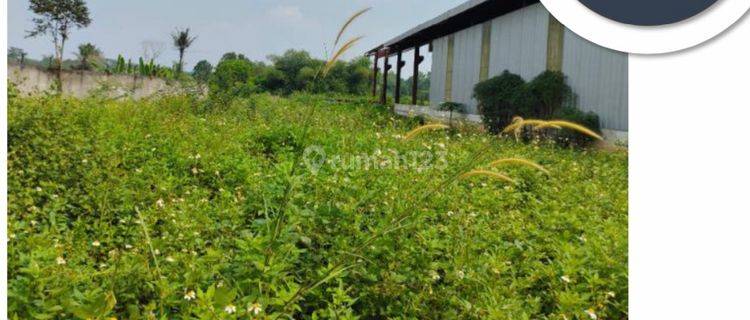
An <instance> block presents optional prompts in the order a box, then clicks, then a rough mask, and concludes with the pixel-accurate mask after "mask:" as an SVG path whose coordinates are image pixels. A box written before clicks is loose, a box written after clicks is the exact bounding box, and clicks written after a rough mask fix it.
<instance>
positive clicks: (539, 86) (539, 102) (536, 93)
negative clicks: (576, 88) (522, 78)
mask: <svg viewBox="0 0 750 320" xmlns="http://www.w3.org/2000/svg"><path fill="white" fill-rule="evenodd" d="M528 90H529V92H530V93H531V95H532V96H533V98H534V103H535V104H536V107H535V108H534V114H533V116H534V117H537V118H542V119H548V118H549V117H551V116H552V115H554V114H555V112H557V111H558V110H559V109H560V108H561V107H563V106H568V105H570V102H571V98H572V94H573V92H572V90H571V89H570V86H568V84H567V83H565V75H564V74H563V73H562V72H560V71H544V72H542V73H540V74H539V75H538V76H536V78H534V79H533V80H531V82H529V83H528Z"/></svg>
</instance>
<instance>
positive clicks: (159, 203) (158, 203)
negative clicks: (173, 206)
mask: <svg viewBox="0 0 750 320" xmlns="http://www.w3.org/2000/svg"><path fill="white" fill-rule="evenodd" d="M156 206H157V207H159V208H164V199H162V198H159V200H156Z"/></svg>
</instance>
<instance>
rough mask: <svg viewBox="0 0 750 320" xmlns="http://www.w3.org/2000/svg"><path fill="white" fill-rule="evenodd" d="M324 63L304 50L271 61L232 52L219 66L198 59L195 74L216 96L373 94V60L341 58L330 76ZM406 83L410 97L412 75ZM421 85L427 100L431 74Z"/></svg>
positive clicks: (273, 58) (404, 94)
mask: <svg viewBox="0 0 750 320" xmlns="http://www.w3.org/2000/svg"><path fill="white" fill-rule="evenodd" d="M324 64H325V61H324V60H321V59H317V58H314V57H312V56H311V55H310V53H308V52H307V51H304V50H287V51H286V52H284V53H283V54H281V55H271V56H269V57H268V62H262V61H252V60H250V59H248V58H247V57H246V56H244V55H243V54H241V53H235V52H229V53H226V54H224V56H222V58H221V59H220V60H219V62H218V64H217V65H216V66H215V67H214V66H213V65H212V64H211V63H210V62H208V61H206V60H202V61H200V62H198V63H197V64H196V65H195V68H194V69H193V72H192V75H193V77H194V78H195V79H196V80H197V81H198V82H199V83H203V84H205V85H207V86H208V89H209V93H210V94H211V95H214V96H215V95H223V96H226V95H231V96H248V95H251V94H253V93H257V92H271V93H275V94H290V93H292V92H297V91H309V92H312V93H341V94H350V95H365V94H370V93H371V90H372V82H371V81H372V74H371V73H372V69H371V68H372V62H371V61H370V59H368V58H367V57H359V58H355V59H352V60H350V61H339V62H337V63H336V64H335V65H334V67H333V68H332V69H331V71H330V72H329V74H328V76H327V77H325V78H322V77H320V75H319V72H320V70H321V68H322V67H323V65H324ZM379 80H380V79H379ZM389 82H390V87H389V92H390V94H389V95H390V96H392V95H393V84H395V75H393V76H392V78H391V79H390V80H389ZM378 83H380V81H379V82H378ZM402 83H403V84H402V95H403V96H404V97H408V96H409V95H410V92H411V78H409V79H404V80H403V81H402ZM419 88H420V89H421V92H420V99H423V100H426V99H427V95H428V91H429V77H428V76H427V75H424V74H421V77H420V85H419Z"/></svg>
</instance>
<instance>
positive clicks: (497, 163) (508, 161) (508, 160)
mask: <svg viewBox="0 0 750 320" xmlns="http://www.w3.org/2000/svg"><path fill="white" fill-rule="evenodd" d="M506 164H518V165H522V166H527V167H529V168H534V169H537V170H539V171H541V172H544V173H545V174H549V171H548V170H547V169H545V168H544V167H542V166H541V165H539V164H538V163H536V162H533V161H530V160H526V159H521V158H506V159H498V160H495V161H492V162H491V163H490V167H498V166H502V165H506Z"/></svg>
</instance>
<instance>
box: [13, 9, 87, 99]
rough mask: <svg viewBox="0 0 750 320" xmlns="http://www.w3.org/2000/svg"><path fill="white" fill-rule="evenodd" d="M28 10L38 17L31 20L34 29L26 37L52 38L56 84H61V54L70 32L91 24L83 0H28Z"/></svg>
mask: <svg viewBox="0 0 750 320" xmlns="http://www.w3.org/2000/svg"><path fill="white" fill-rule="evenodd" d="M29 10H31V11H32V12H34V13H35V14H37V15H38V17H35V18H34V19H32V21H33V23H34V29H33V30H31V31H28V32H27V35H26V37H37V36H40V35H49V36H50V37H51V38H52V42H53V44H54V45H55V61H56V66H55V67H56V68H57V82H58V84H61V83H62V62H63V53H64V50H65V42H66V41H67V40H68V38H69V37H70V31H71V30H72V29H74V28H76V29H80V28H83V27H87V26H88V25H89V24H91V17H89V9H88V7H86V2H85V1H84V0H30V4H29ZM59 88H62V86H59Z"/></svg>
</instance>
